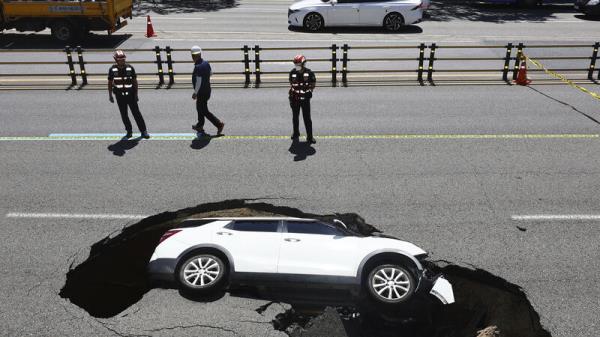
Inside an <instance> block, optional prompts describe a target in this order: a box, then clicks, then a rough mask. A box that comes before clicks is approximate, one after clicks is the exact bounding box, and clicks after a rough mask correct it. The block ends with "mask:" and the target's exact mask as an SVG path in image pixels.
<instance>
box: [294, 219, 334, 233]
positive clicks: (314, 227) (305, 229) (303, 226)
mask: <svg viewBox="0 0 600 337" xmlns="http://www.w3.org/2000/svg"><path fill="white" fill-rule="evenodd" d="M287 231H288V233H296V234H321V235H335V236H345V233H344V232H342V231H340V230H339V229H337V228H335V227H334V226H332V225H328V224H325V223H321V222H306V221H288V222H287Z"/></svg>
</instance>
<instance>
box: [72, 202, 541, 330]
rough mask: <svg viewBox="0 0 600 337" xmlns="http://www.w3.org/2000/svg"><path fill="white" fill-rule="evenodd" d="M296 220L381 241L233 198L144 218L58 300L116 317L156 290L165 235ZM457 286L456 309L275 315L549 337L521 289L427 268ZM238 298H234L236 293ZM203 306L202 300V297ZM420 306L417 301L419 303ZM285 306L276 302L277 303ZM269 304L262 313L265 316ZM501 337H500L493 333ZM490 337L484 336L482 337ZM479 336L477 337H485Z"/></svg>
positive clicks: (373, 326) (308, 310)
mask: <svg viewBox="0 0 600 337" xmlns="http://www.w3.org/2000/svg"><path fill="white" fill-rule="evenodd" d="M274 215H282V216H292V217H305V218H316V219H321V220H325V221H328V222H331V221H332V220H333V219H334V218H337V219H340V220H342V221H343V222H344V223H345V224H346V225H347V226H348V227H350V228H351V229H352V230H354V231H357V232H360V233H361V234H364V235H380V234H378V232H379V231H378V230H377V229H376V228H375V227H373V226H371V225H369V224H367V223H366V222H365V221H364V219H362V218H361V217H360V216H359V215H357V214H331V215H316V214H308V213H304V212H302V211H300V210H298V209H294V208H289V207H279V206H274V205H270V204H266V203H252V202H249V201H246V200H227V201H223V202H218V203H209V204H203V205H199V206H197V207H193V208H188V209H183V210H179V211H176V212H166V213H162V214H158V215H155V216H152V217H149V218H146V219H143V220H142V221H140V222H139V223H137V224H134V225H132V226H129V227H127V228H125V229H123V231H122V232H121V233H120V234H118V235H116V236H114V237H107V238H105V239H103V240H101V241H99V242H97V243H96V244H94V245H93V246H92V248H91V251H90V255H89V257H88V258H87V260H85V261H84V262H83V263H81V264H79V265H77V266H76V267H74V268H72V269H70V270H69V272H68V273H67V281H66V284H65V286H64V287H63V288H62V289H61V292H60V296H61V297H63V298H67V299H69V300H70V301H71V302H72V303H74V304H76V305H78V306H80V307H81V308H83V309H85V310H86V311H87V312H88V313H89V314H90V315H92V316H94V317H102V318H106V317H112V316H114V315H116V314H118V313H120V312H122V311H123V310H125V309H126V308H128V307H129V306H131V305H132V304H134V303H136V302H137V301H138V300H139V299H141V298H142V296H143V295H144V294H145V293H146V292H147V291H148V290H149V289H150V287H149V284H148V283H147V278H146V266H147V263H148V260H149V259H150V255H151V253H152V251H153V250H154V247H155V246H156V244H157V243H158V240H159V239H160V237H161V236H162V235H163V234H164V232H166V231H167V230H169V229H171V228H174V227H176V226H178V225H179V224H180V223H181V221H182V220H183V219H185V218H188V217H190V216H195V217H225V216H274ZM427 267H428V268H429V269H431V270H432V271H434V272H440V273H443V274H444V275H445V277H446V278H447V279H448V280H449V281H450V282H451V283H452V285H453V287H454V289H455V297H456V303H455V304H452V305H449V306H446V307H442V306H439V305H437V304H436V303H435V302H429V301H425V300H423V299H419V301H422V302H419V303H416V302H413V303H410V305H408V304H407V305H406V307H405V308H403V309H401V310H400V309H398V308H397V309H394V310H391V309H389V308H388V309H385V308H377V307H372V306H369V305H362V304H360V305H356V306H355V307H339V306H338V305H331V306H330V307H328V308H324V305H322V304H319V305H320V306H318V307H316V308H315V307H310V306H307V305H303V306H293V307H292V309H290V310H287V311H286V312H284V313H282V314H280V315H277V317H275V319H274V322H273V326H274V328H276V329H278V330H281V331H285V332H286V333H288V335H290V336H293V337H298V336H317V335H318V336H327V337H337V336H349V337H354V336H372V337H377V336H381V337H387V336H394V337H396V336H407V335H410V336H413V337H420V336H422V337H454V336H456V337H462V336H465V337H466V336H469V337H471V336H477V334H478V333H479V334H481V333H488V334H489V333H491V332H490V331H492V329H491V328H492V327H494V326H495V327H497V328H495V330H494V331H493V334H492V335H490V336H497V332H496V331H498V330H499V331H501V336H502V337H550V334H549V333H548V332H547V331H546V330H544V329H543V327H542V326H541V325H540V322H539V316H538V314H537V313H536V312H535V310H534V309H533V307H532V306H531V304H530V303H529V301H528V300H527V297H526V295H525V293H524V292H523V291H522V289H521V288H520V287H519V286H517V285H514V284H511V283H509V282H507V281H506V280H503V279H501V278H499V277H497V276H494V275H492V274H490V273H488V272H486V271H484V270H480V269H468V268H464V267H460V266H457V265H453V264H451V263H443V262H439V261H438V262H431V261H430V262H428V265H427ZM231 295H232V296H235V294H234V293H233V292H231ZM198 300H202V299H198ZM415 300H417V299H415ZM277 302H283V301H277V300H275V301H274V302H273V303H277ZM271 304H272V303H269V304H267V305H264V306H261V307H260V308H258V309H257V312H259V313H260V312H261V311H262V312H264V310H266V308H268V306H269V305H271ZM494 334H496V335H494ZM483 336H485V337H488V336H486V335H483ZM483 336H479V337H483Z"/></svg>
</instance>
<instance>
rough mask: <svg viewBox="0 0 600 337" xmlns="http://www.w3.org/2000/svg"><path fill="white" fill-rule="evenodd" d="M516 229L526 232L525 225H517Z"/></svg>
mask: <svg viewBox="0 0 600 337" xmlns="http://www.w3.org/2000/svg"><path fill="white" fill-rule="evenodd" d="M517 229H518V230H520V231H521V232H527V228H525V227H521V226H517Z"/></svg>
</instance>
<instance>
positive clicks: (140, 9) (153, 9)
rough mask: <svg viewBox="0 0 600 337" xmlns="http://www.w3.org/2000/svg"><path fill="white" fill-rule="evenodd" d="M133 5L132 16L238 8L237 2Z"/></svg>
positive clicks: (166, 0)
mask: <svg viewBox="0 0 600 337" xmlns="http://www.w3.org/2000/svg"><path fill="white" fill-rule="evenodd" d="M134 3H135V6H134V10H133V15H148V14H152V13H156V14H160V15H166V14H178V13H194V12H214V11H218V10H221V9H226V8H233V7H237V6H239V4H238V3H237V0H144V1H139V0H138V1H135V0H134Z"/></svg>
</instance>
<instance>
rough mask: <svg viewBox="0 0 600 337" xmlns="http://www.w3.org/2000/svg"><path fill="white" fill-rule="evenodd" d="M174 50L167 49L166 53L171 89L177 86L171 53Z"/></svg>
mask: <svg viewBox="0 0 600 337" xmlns="http://www.w3.org/2000/svg"><path fill="white" fill-rule="evenodd" d="M172 51H173V50H172V49H171V47H170V46H167V47H165V53H166V55H167V72H168V73H169V87H171V86H172V85H173V84H175V73H174V72H173V58H172V56H171V52H172Z"/></svg>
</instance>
